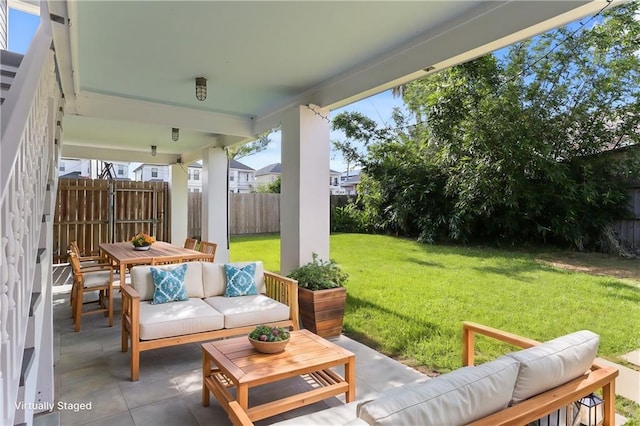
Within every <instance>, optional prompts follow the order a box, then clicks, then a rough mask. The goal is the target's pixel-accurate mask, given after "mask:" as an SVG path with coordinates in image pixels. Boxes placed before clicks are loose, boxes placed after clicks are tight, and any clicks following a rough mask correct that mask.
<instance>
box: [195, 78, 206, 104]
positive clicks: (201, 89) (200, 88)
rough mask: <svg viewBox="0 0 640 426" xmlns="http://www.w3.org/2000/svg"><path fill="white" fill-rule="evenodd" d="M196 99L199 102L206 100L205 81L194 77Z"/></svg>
mask: <svg viewBox="0 0 640 426" xmlns="http://www.w3.org/2000/svg"><path fill="white" fill-rule="evenodd" d="M196 99H197V100H199V101H204V100H205V99H207V79H206V78H204V77H196Z"/></svg>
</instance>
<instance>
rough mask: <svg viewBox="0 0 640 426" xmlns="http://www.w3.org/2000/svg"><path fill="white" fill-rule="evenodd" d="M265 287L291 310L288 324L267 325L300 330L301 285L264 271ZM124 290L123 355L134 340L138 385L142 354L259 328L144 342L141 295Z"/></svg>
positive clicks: (133, 374) (134, 372)
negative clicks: (299, 301)
mask: <svg viewBox="0 0 640 426" xmlns="http://www.w3.org/2000/svg"><path fill="white" fill-rule="evenodd" d="M264 283H265V287H266V293H265V295H266V296H269V297H270V298H272V299H274V300H277V301H278V302H281V303H284V304H285V305H287V306H289V319H288V320H285V321H277V322H271V323H266V324H265V325H269V326H272V327H288V328H290V329H292V330H298V329H299V318H298V282H297V281H296V280H293V279H291V278H287V277H284V276H281V275H278V274H274V273H272V272H267V271H264ZM120 288H121V289H122V352H127V350H128V349H129V340H131V381H134V382H135V381H137V380H138V379H139V378H140V352H142V351H148V350H151V349H158V348H164V347H168V346H176V345H182V344H185V343H194V342H202V341H207V340H215V339H221V338H225V337H232V336H239V335H242V334H249V333H250V332H251V331H252V330H253V329H254V328H255V327H256V326H255V325H251V326H246V327H237V328H229V329H227V328H223V329H220V330H213V331H205V332H201V333H193V334H186V335H181V336H174V337H164V338H161V339H153V340H141V339H140V293H138V291H137V290H136V289H134V288H133V287H131V286H130V285H127V284H123V285H121V287H120Z"/></svg>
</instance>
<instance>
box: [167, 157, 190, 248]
mask: <svg viewBox="0 0 640 426" xmlns="http://www.w3.org/2000/svg"><path fill="white" fill-rule="evenodd" d="M169 193H170V194H171V243H172V244H175V245H177V246H182V245H183V244H184V240H185V239H186V238H187V236H190V235H187V234H188V231H189V229H188V227H189V223H188V222H189V219H188V218H189V189H188V174H187V166H186V165H184V164H171V165H170V166H169Z"/></svg>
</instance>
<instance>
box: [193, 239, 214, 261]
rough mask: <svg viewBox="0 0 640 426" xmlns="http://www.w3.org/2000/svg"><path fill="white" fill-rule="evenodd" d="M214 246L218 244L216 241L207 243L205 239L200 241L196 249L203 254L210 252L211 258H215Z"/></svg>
mask: <svg viewBox="0 0 640 426" xmlns="http://www.w3.org/2000/svg"><path fill="white" fill-rule="evenodd" d="M216 248H218V245H217V244H216V243H208V242H206V241H200V245H199V246H198V251H199V252H200V253H204V254H212V255H213V259H215V257H216ZM213 259H212V260H211V261H212V262H213Z"/></svg>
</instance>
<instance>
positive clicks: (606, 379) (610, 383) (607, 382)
mask: <svg viewBox="0 0 640 426" xmlns="http://www.w3.org/2000/svg"><path fill="white" fill-rule="evenodd" d="M476 334H480V335H483V336H487V337H492V338H494V339H497V340H500V341H502V342H505V343H509V344H512V345H515V346H518V347H521V348H523V349H526V348H530V347H532V346H537V345H539V344H540V342H538V341H537V340H533V339H528V338H526V337H521V336H518V335H515V334H511V333H507V332H506V331H502V330H498V329H495V328H491V327H487V326H484V325H481V324H476V323H473V322H464V323H463V324H462V364H463V365H465V366H467V365H474V352H475V351H474V347H475V346H474V341H475V335H476ZM616 377H618V369H616V368H614V367H605V366H604V365H601V364H599V363H598V360H597V358H596V360H595V361H594V362H593V364H592V365H591V369H590V371H589V372H588V373H586V374H584V375H582V376H580V377H578V378H577V379H573V380H571V381H570V382H567V383H565V384H563V385H560V386H558V387H555V388H553V389H550V390H548V391H546V392H543V393H541V394H539V395H536V396H534V397H532V398H529V399H527V400H526V401H522V402H520V403H518V404H516V405H513V406H511V407H509V408H506V409H504V410H501V411H498V412H497V413H494V414H492V415H490V416H487V417H484V418H482V419H480V420H477V421H475V422H473V423H471V424H470V425H473V426H499V425H526V424H528V423H531V422H533V421H535V420H537V419H539V418H541V417H544V416H547V415H549V414H551V413H553V412H554V411H556V410H559V409H561V408H562V407H566V406H568V405H569V404H571V403H573V402H575V401H578V400H579V399H581V398H583V397H585V396H587V395H589V394H591V393H592V392H594V391H596V390H598V389H602V399H603V400H604V423H603V425H604V426H614V425H615V424H616V421H615V420H616V419H615V416H616V394H615V380H616Z"/></svg>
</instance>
